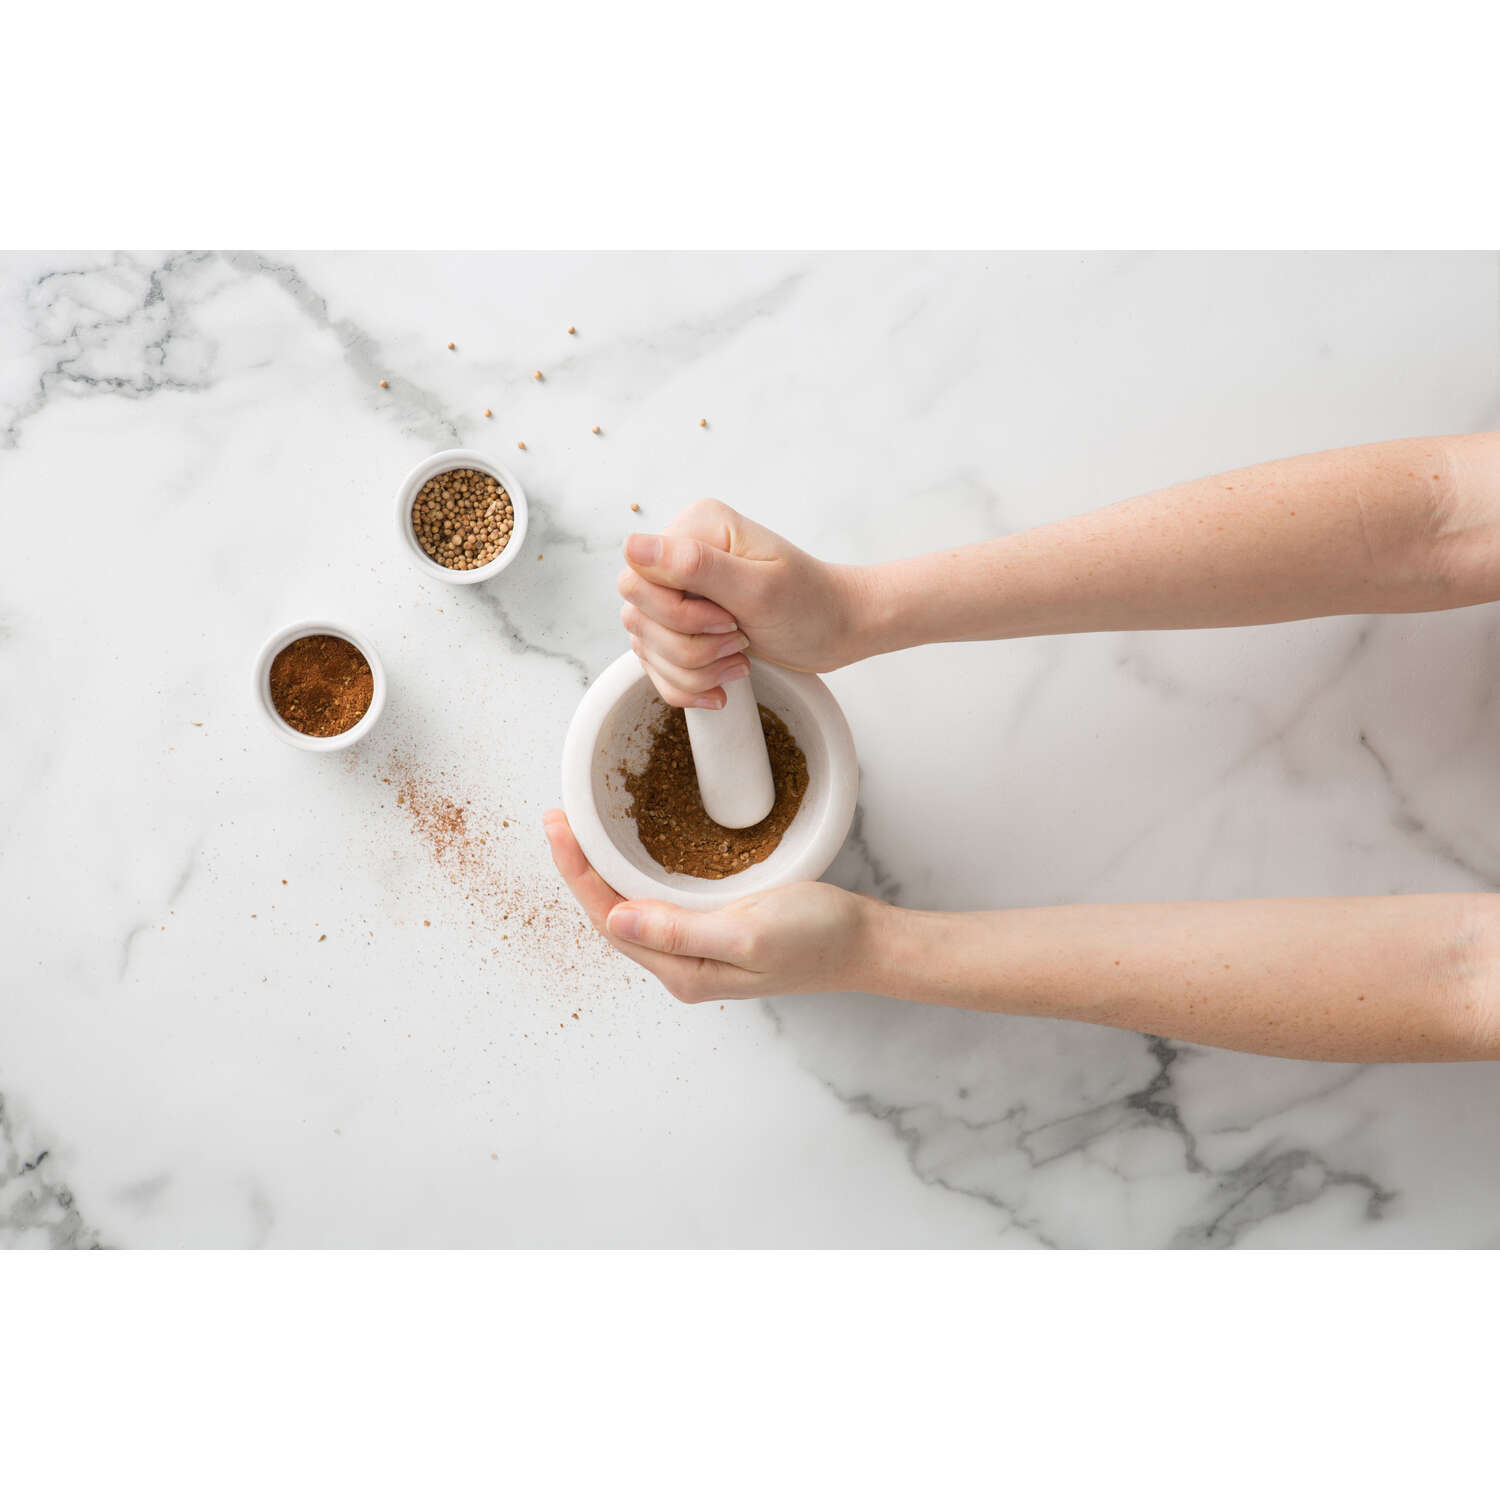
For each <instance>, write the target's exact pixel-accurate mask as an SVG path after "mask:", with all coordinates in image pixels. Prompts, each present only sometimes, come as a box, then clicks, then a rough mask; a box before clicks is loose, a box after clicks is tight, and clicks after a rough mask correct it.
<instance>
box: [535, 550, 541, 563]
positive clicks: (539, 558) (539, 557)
mask: <svg viewBox="0 0 1500 1500" xmlns="http://www.w3.org/2000/svg"><path fill="white" fill-rule="evenodd" d="M536 560H537V561H538V562H541V560H542V554H541V553H540V552H538V553H537V555H536Z"/></svg>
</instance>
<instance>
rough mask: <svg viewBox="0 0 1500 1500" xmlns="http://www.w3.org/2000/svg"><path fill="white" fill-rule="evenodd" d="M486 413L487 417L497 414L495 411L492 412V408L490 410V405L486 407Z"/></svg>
mask: <svg viewBox="0 0 1500 1500" xmlns="http://www.w3.org/2000/svg"><path fill="white" fill-rule="evenodd" d="M484 414H485V416H487V417H493V416H494V415H495V414H494V412H492V411H491V410H490V409H489V407H485V409H484Z"/></svg>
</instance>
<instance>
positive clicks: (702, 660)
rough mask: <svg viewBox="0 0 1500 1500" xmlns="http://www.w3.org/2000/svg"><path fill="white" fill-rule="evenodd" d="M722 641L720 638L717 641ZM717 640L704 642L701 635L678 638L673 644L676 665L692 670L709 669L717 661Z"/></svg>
mask: <svg viewBox="0 0 1500 1500" xmlns="http://www.w3.org/2000/svg"><path fill="white" fill-rule="evenodd" d="M722 639H723V637H722V636H721V637H720V638H719V640H722ZM719 640H712V639H708V640H705V639H704V638H703V637H702V636H701V635H684V636H679V637H678V638H677V640H676V641H674V642H673V645H674V646H676V647H677V661H678V664H679V665H681V666H684V667H689V668H693V669H700V668H704V667H711V666H712V665H713V664H714V663H715V662H716V661H717V660H718V659H719ZM679 642H680V644H679Z"/></svg>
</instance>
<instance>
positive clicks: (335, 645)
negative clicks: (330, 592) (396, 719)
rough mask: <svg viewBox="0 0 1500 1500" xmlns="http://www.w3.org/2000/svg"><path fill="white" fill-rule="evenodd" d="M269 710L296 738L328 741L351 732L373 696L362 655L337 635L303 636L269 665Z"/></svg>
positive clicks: (370, 677) (370, 675) (373, 689)
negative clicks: (299, 736)
mask: <svg viewBox="0 0 1500 1500" xmlns="http://www.w3.org/2000/svg"><path fill="white" fill-rule="evenodd" d="M270 688H271V704H272V707H274V708H275V710H276V712H277V713H278V714H280V715H281V717H282V718H283V719H284V720H285V721H286V723H287V724H288V725H289V726H290V727H291V728H292V729H295V730H296V731H297V732H298V733H299V734H310V735H313V736H315V737H316V738H318V739H328V738H330V737H332V736H333V735H336V734H343V733H345V732H346V731H347V730H350V729H353V728H354V726H355V725H356V724H358V723H359V721H360V720H361V719H362V718H364V716H365V713H366V712H367V710H368V709H369V707H370V700H371V698H372V697H374V694H375V678H374V674H373V673H372V672H371V671H370V664H369V662H368V661H366V660H365V655H364V652H362V651H361V650H360V649H359V647H358V646H356V645H354V644H353V643H352V642H350V641H346V640H345V639H344V638H343V637H342V636H337V635H304V636H301V637H299V638H298V639H297V640H295V641H293V642H291V644H290V645H287V646H283V647H282V648H281V650H280V651H278V652H277V653H276V657H275V659H274V660H273V661H272V663H271V673H270Z"/></svg>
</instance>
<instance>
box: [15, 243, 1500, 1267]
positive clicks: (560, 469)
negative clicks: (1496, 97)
mask: <svg viewBox="0 0 1500 1500" xmlns="http://www.w3.org/2000/svg"><path fill="white" fill-rule="evenodd" d="M1497 286H1500V276H1497V264H1496V260H1495V258H1494V257H1489V256H1425V257H1394V258H1392V257H1367V256H1284V257H1266V256H1254V257H1226V256H1217V255H1211V256H1201V257H1182V256H1149V255H1125V256H1113V255H1110V256H1084V255H1056V256H1031V257H1013V256H1004V255H993V256H984V257H949V256H926V255H923V256H904V255H903V256H887V255H880V256H855V257H833V258H828V257H818V256H809V255H785V256H779V257H771V256H709V257H704V256H685V257H666V256H633V257H615V256H587V255H568V256H562V255H558V256H519V257H507V256H493V257H472V256H453V257H433V256H389V255H381V256H361V255H330V254H272V253H267V254H246V255H231V256H223V255H214V254H170V255H168V254H162V255H152V254H131V255H120V256H105V255H94V254H89V255H20V256H6V257H3V258H0V515H3V518H4V526H5V532H4V540H3V543H0V767H3V771H4V774H3V776H0V829H3V847H0V913H3V917H0V930H3V941H0V1100H3V1114H0V1242H3V1243H5V1244H9V1245H32V1244H38V1245H68V1246H73V1245H79V1246H81V1245H94V1244H106V1245H120V1246H145V1245H188V1246H248V1245H272V1246H332V1245H345V1246H364V1245H372V1246H379V1245H437V1246H442V1245H495V1246H505V1245H542V1246H551V1245H606V1246H608V1245H688V1246H718V1245H728V1246H780V1245H791V1246H796V1245H830V1246H1036V1245H1062V1246H1166V1245H1245V1246H1288V1245H1289V1246H1331V1245H1341V1246H1395V1245H1441V1246H1479V1245H1491V1244H1495V1243H1497V1242H1500V1151H1497V1150H1496V1149H1495V1142H1496V1138H1497V1133H1500V1069H1497V1068H1495V1067H1492V1066H1482V1065H1473V1066H1449V1067H1405V1068H1400V1067H1389V1068H1379V1067H1346V1066H1323V1065H1314V1064H1299V1063H1291V1062H1279V1061H1267V1060H1264V1059H1258V1058H1250V1057H1241V1056H1236V1055H1232V1054H1227V1053H1217V1052H1213V1051H1210V1050H1205V1049H1202V1048H1196V1047H1183V1046H1174V1045H1172V1044H1170V1043H1168V1042H1163V1041H1152V1040H1148V1039H1145V1038H1141V1037H1138V1036H1134V1035H1129V1034H1124V1033H1118V1032H1110V1031H1104V1030H1098V1029H1092V1028H1087V1027H1083V1026H1075V1025H1063V1024H1049V1023H1044V1022H1037V1021H1025V1020H1010V1019H1003V1018H1002V1019H993V1018H983V1017H976V1016H971V1015H964V1014H958V1013H945V1012H941V1011H932V1010H923V1009H919V1008H915V1007H911V1008H908V1007H904V1006H902V1005H899V1004H895V1003H890V1002H886V1001H883V1000H877V999H871V998H868V997H862V996H853V995H851V996H834V997H821V998H799V999H778V1000H771V1001H768V1002H766V1003H764V1004H744V1005H738V1006H730V1007H728V1008H725V1009H720V1008H719V1007H718V1006H712V1007H701V1008H697V1009H687V1008H683V1007H680V1006H678V1005H676V1004H675V1003H674V1002H672V1001H670V1000H669V999H667V998H666V997H665V996H664V995H663V994H662V993H661V992H660V991H659V990H658V989H657V988H656V986H655V984H654V982H651V981H649V980H646V979H645V978H644V977H642V976H640V975H639V974H638V971H635V970H633V969H632V968H631V967H630V966H629V965H627V964H625V963H624V961H623V960H619V959H617V958H616V957H615V956H614V955H613V954H611V953H609V952H608V951H607V950H604V949H603V948H602V946H601V945H599V944H598V943H597V942H595V941H594V940H592V938H591V937H589V935H588V934H586V933H585V932H584V931H583V930H582V928H581V926H580V924H579V923H578V922H577V920H576V919H575V918H574V916H573V915H572V913H571V911H570V909H569V908H568V907H567V906H566V905H558V906H556V907H551V906H549V905H548V903H550V902H553V901H555V900H557V899H558V898H559V896H560V895H561V894H562V893H561V892H560V890H559V888H558V886H557V884H556V882H555V880H554V877H553V876H552V873H551V869H550V865H549V864H548V862H547V859H546V854H545V850H544V848H543V845H542V841H541V838H540V834H539V830H538V826H537V824H538V816H539V814H540V812H541V811H542V809H543V808H544V807H545V806H548V805H549V804H551V803H552V802H553V801H554V800H555V795H556V781H557V761H558V753H559V748H560V744H561V738H562V734H563V731H564V728H565V726H566V723H567V720H568V717H569V714H570V713H571V711H572V708H573V705H574V703H575V702H576V700H577V698H578V696H579V693H580V691H581V689H582V687H583V685H584V683H585V681H586V680H587V678H588V677H589V675H590V674H592V673H594V672H596V671H597V670H599V668H601V667H602V666H603V665H604V664H605V663H607V662H608V661H609V660H610V659H611V658H612V657H613V656H614V655H615V654H616V653H617V651H618V650H619V649H620V648H621V640H620V638H619V635H618V627H617V620H616V606H615V602H614V598H613V594H612V580H613V576H614V573H615V571H616V567H617V563H616V558H617V548H618V544H619V541H620V538H621V536H622V534H623V533H624V532H625V531H626V530H627V529H629V528H630V526H631V524H632V523H633V522H634V521H635V518H634V517H632V516H631V514H630V511H629V506H630V504H631V502H632V501H637V502H639V503H640V504H641V506H642V518H643V520H644V521H645V522H646V523H647V524H650V523H661V522H664V521H665V520H666V519H667V518H668V517H669V516H670V515H671V514H672V513H673V511H674V510H676V509H677V508H678V506H679V505H681V504H682V503H685V502H686V501H687V500H689V499H691V498H693V497H695V496H697V495H701V494H712V495H717V496H719V497H720V498H722V499H724V500H726V501H728V502H730V503H731V504H734V505H737V506H739V507H740V508H742V509H744V510H747V511H749V512H751V513H753V514H755V515H756V516H758V517H760V518H761V519H763V520H765V521H766V522H768V523H769V524H770V525H772V526H774V527H777V528H778V529H781V530H784V531H786V532H787V533H789V534H790V535H792V536H793V537H794V538H795V539H796V540H797V541H799V542H800V543H802V544H803V545H805V546H807V547H809V548H810V549H812V550H815V551H820V552H822V553H824V554H826V555H829V556H834V557H839V558H844V559H873V558H878V557H887V556H892V555H896V554H900V553H903V552H907V551H911V550H917V549H924V548H929V547H934V546H937V545H940V544H947V543H960V542H965V541H968V540H971V539H974V538H978V537H983V536H988V535H991V534H993V533H995V532H997V531H1002V530H1009V529H1014V528H1019V527H1024V526H1029V525H1032V524H1034V523H1036V522H1040V521H1044V520H1047V519H1049V518H1052V517H1056V516H1062V515H1066V514H1069V513H1072V512H1075V511H1078V510H1081V509H1085V508H1089V507H1092V506H1095V505H1099V504H1102V503H1105V502H1107V501H1109V500H1112V499H1116V498H1119V497H1121V496H1124V495H1127V494H1132V493H1136V492H1139V491H1142V490H1146V489H1149V488H1152V487H1155V486H1157V485H1159V484H1163V483H1167V482H1169V481H1172V480H1176V479H1180V478H1184V477H1187V476H1189V475H1193V474H1198V473H1206V472H1211V471H1214V470H1217V469H1222V468H1226V467H1229V466H1232V465H1236V464H1242V463H1246V462H1250V461H1254V460H1256V459H1261V458H1269V457H1273V456H1276V455H1280V454H1283V453H1289V452H1295V451H1302V450H1308V449H1314V448H1321V447H1329V446H1334V445H1338V444H1344V443H1353V442H1359V441H1364V440H1369V439H1377V438H1383V437H1391V436H1397V435H1400V434H1407V433H1421V432H1428V431H1435V430H1471V429H1477V428H1481V427H1485V426H1490V425H1494V424H1495V423H1497V422H1500V309H1497ZM569 323H573V324H576V325H577V327H578V335H577V337H576V338H571V339H570V338H569V337H568V336H567V334H566V332H565V330H566V328H567V326H568V324H569ZM449 339H454V340H456V341H457V343H458V350H457V352H456V353H449V352H448V350H447V349H446V347H445V345H446V343H447V341H448V340H449ZM534 368H541V369H543V370H544V371H545V372H546V375H547V379H546V381H545V382H544V383H542V384H540V385H538V384H536V383H534V382H533V381H532V380H531V379H530V378H529V375H530V372H531V370H532V369H534ZM382 377H385V378H387V379H389V381H390V389H389V390H388V391H382V390H380V389H379V388H378V384H377V382H378V381H379V380H380V378H382ZM486 406H488V407H491V408H493V409H494V412H495V417H494V419H493V421H490V422H486V421H485V420H484V418H483V416H482V412H483V410H484V408H485V407H486ZM700 416H706V417H708V418H709V421H710V423H711V426H710V427H709V428H708V429H707V430H703V429H700V428H699V426H698V418H699V417H700ZM596 422H597V423H599V424H600V425H601V426H602V427H603V429H604V434H603V436H602V437H600V438H595V437H593V436H591V435H590V432H589V428H590V426H591V425H592V424H593V423H596ZM517 438H524V439H525V441H526V443H527V452H525V453H524V454H522V453H518V452H517V451H516V449H515V441H516V439H517ZM455 443H462V444H466V445H474V446H479V447H483V448H490V449H493V450H494V451H495V452H496V454H497V456H499V457H501V458H502V460H503V461H504V462H506V463H508V464H512V465H514V466H515V467H516V469H517V471H518V472H519V473H520V474H521V475H522V477H523V480H524V482H525V483H526V484H527V486H528V490H529V493H530V494H531V495H532V497H533V503H534V505H535V517H534V521H533V534H532V543H533V545H532V547H531V548H530V549H529V550H530V554H531V555H530V556H529V557H528V559H527V561H526V562H525V564H524V565H523V566H520V567H517V568H513V569H512V570H511V571H510V572H508V573H507V574H506V575H504V576H503V577H502V578H501V579H500V580H498V581H497V582H496V583H494V584H491V585H487V586H484V587H481V588H477V589H473V590H468V591H465V590H458V589H444V588H442V587H435V586H432V585H429V584H427V583H425V582H424V581H422V580H421V579H420V578H419V577H418V576H417V575H416V573H415V571H414V570H413V569H412V568H411V567H410V566H409V564H408V563H407V561H406V560H405V559H404V558H403V557H402V555H401V554H400V552H399V551H398V548H397V546H396V541H395V537H394V534H393V525H392V514H391V506H392V501H391V494H392V491H393V489H394V486H395V484H396V482H397V480H398V479H399V478H400V476H401V475H402V474H403V473H404V472H405V471H406V469H407V468H408V467H409V466H410V465H411V464H412V463H414V462H415V461H416V460H417V459H418V458H419V457H421V456H422V455H423V454H424V453H427V452H430V451H432V450H433V449H434V448H436V447H445V446H450V445H453V444H455ZM536 554H542V556H541V557H540V559H538V558H537V556H536ZM322 611H329V612H333V613H335V614H337V615H339V616H342V617H344V618H347V619H348V620H350V621H351V622H353V623H356V624H358V625H360V626H362V627H363V628H364V629H366V630H367V631H368V632H369V633H370V634H371V636H372V637H373V638H374V639H375V641H376V642H377V644H378V645H379V647H380V649H381V651H382V653H383V655H384V657H385V662H386V667H387V670H388V672H389V674H390V678H391V701H390V707H389V709H388V711H387V717H386V719H385V721H383V723H382V724H381V725H380V727H379V729H378V731H377V733H376V734H375V735H373V736H371V737H370V739H369V740H368V741H367V742H366V743H365V745H364V746H362V747H361V748H360V749H359V750H358V751H357V752H354V753H351V754H350V755H349V756H348V757H344V758H341V757H316V756H310V755H302V754H299V753H297V752H296V751H293V750H290V749H288V748H286V747H284V746H283V745H281V744H279V743H277V742H276V741H275V740H273V739H272V737H271V736H270V735H269V734H267V733H266V732H265V730H264V728H263V727H262V726H261V724H260V723H259V722H257V720H256V718H255V716H254V707H253V704H252V701H251V697H250V692H249V688H248V675H247V674H248V666H249V662H250V659H251V657H252V655H253V653H254V651H255V649H256V647H257V646H258V645H259V643H260V641H261V639H262V638H263V637H264V636H265V635H266V634H268V633H269V632H270V630H271V629H272V628H274V627H275V626H277V625H279V624H281V623H283V622H285V621H288V620H290V619H293V618H296V617H299V616H302V615H305V614H310V613H314V612H322ZM1497 681H1500V613H1497V609H1496V608H1492V607H1487V608H1482V609H1476V610H1470V611H1467V612H1463V613H1460V614H1454V615H1449V616H1434V617H1426V618H1406V619H1387V620H1378V621H1372V620H1367V619H1345V620H1332V621H1324V622H1318V623H1311V624H1306V625H1295V626H1286V627H1276V628H1266V629H1258V630H1248V631H1239V632H1202V633H1190V634H1164V635H1141V636H1128V637H1121V636H1099V637H1088V638H1066V639H1050V640H1039V641H1027V642H1016V643H1009V644H996V645H986V646H963V647H947V648H933V649H929V650H926V651H923V652H920V653H913V654H908V655H907V656H905V657H900V658H891V659H886V660H879V661H874V662H868V663H864V664H861V665H859V666H857V667H854V668H852V669H849V670H847V671H845V672H842V673H839V674H836V675H835V676H834V677H832V678H831V679H830V682H831V685H832V686H833V688H834V691H835V692H836V693H837V694H838V696H839V698H840V700H841V702H842V703H843V705H844V707H845V709H846V711H847V713H848V715H849V717H850V720H851V723H852V725H853V728H854V733H855V738H856V741H857V742H858V744H859V747H860V752H861V759H862V764H863V769H864V789H863V798H862V813H861V817H860V821H859V823H858V825H857V835H856V837H855V838H854V839H853V840H852V841H851V845H850V847H849V848H848V849H847V850H846V852H845V854H844V855H843V856H841V859H840V862H839V864H838V865H837V866H835V873H836V875H838V876H839V877H840V878H841V879H843V880H845V881H848V882H854V883H857V884H859V885H860V886H862V887H864V888H866V889H871V890H876V891H879V892H881V893H883V894H885V895H887V896H890V897H893V898H895V899H899V900H902V901H904V902H907V903H911V904H928V905H964V906H989V905H1000V904H1007V903H1010V904H1034V903H1045V902H1056V901H1083V900H1117V899H1127V898H1134V899H1149V898H1153V897H1192V896H1249V895H1258V894H1273V893H1301V894H1325V893H1334V892H1348V893H1360V892H1369V893H1375V892H1386V891H1402V890H1428V889H1470V888H1494V887H1496V886H1497V885H1500V694H1497V693H1496V691H1495V684H1496V682H1497ZM195 721H201V724H198V723H195ZM397 755H401V756H405V757H407V758H409V759H411V760H414V761H416V762H417V763H419V764H421V765H422V766H424V767H425V768H426V769H427V770H428V772H429V773H430V774H432V775H433V776H434V777H436V778H437V780H438V781H439V782H440V783H441V784H442V785H443V786H444V787H446V788H447V789H448V791H449V793H450V794H451V795H452V796H454V797H455V798H457V799H458V800H460V801H462V800H471V805H472V806H473V808H474V809H475V816H476V817H482V818H483V819H485V820H487V821H486V826H488V827H490V828H491V829H492V830H493V831H494V838H493V840H492V842H491V844H490V845H489V846H487V849H488V852H487V854H486V856H485V859H484V861H483V862H482V869H481V870H480V872H479V876H480V885H481V886H482V887H483V888H482V889H478V888H476V887H475V886H474V884H473V882H472V880H471V879H469V876H468V875H465V876H464V878H461V879H458V880H454V881H450V880H449V879H448V875H449V874H450V873H453V872H452V871H451V869H449V868H445V866H444V864H443V862H442V861H441V860H439V859H436V858H435V857H434V854H433V851H432V849H431V847H430V846H428V845H427V844H425V843H424V842H423V840H422V839H421V837H419V836H418V834H417V833H416V832H415V831H414V829H413V826H412V823H411V821H410V819H409V818H408V817H407V814H406V810H405V809H404V808H403V807H398V806H396V805H395V803H394V801H393V799H392V787H391V786H388V785H386V784H385V783H384V781H383V780H382V779H381V778H382V776H383V775H386V774H389V772H388V770H387V769H386V768H387V767H388V765H389V763H390V760H391V758H392V757H393V756H397ZM491 814H494V815H495V816H494V818H493V819H491ZM502 815H503V817H502ZM501 821H503V822H508V824H509V826H508V827H498V826H496V825H497V823H498V822H501ZM472 873H473V872H472V871H471V872H469V874H470V875H471V874H472ZM283 881H285V882H286V884H285V885H283V884H282V882H283ZM497 892H499V893H500V895H501V896H502V897H503V898H504V900H503V901H502V902H500V903H498V904H497V902H496V900H495V899H494V898H495V896H496V893H497ZM466 896H467V897H469V898H470V899H468V900H466V899H465V897H466ZM500 905H505V906H506V909H508V910H511V911H513V912H514V913H515V914H516V915H515V918H514V920H515V926H514V927H509V931H510V932H514V933H515V937H514V940H512V939H511V937H510V936H508V935H506V934H502V935H501V936H500V937H497V935H496V933H497V930H498V929H499V928H501V927H502V926H508V924H505V923H501V922H498V921H496V915H497V913H498V911H499V909H500ZM252 913H254V916H253V917H252ZM527 915H531V916H533V917H534V918H535V919H536V920H534V922H533V925H532V926H531V927H529V928H527V927H525V926H524V922H525V918H526V916H527ZM429 922H430V923H431V925H430V926H428V925H426V924H427V923H429ZM320 934H326V941H323V942H319V941H318V938H319V936H320ZM575 1011H576V1012H578V1017H579V1018H578V1019H577V1020H576V1021H575V1020H574V1019H573V1013H574V1012H575Z"/></svg>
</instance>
